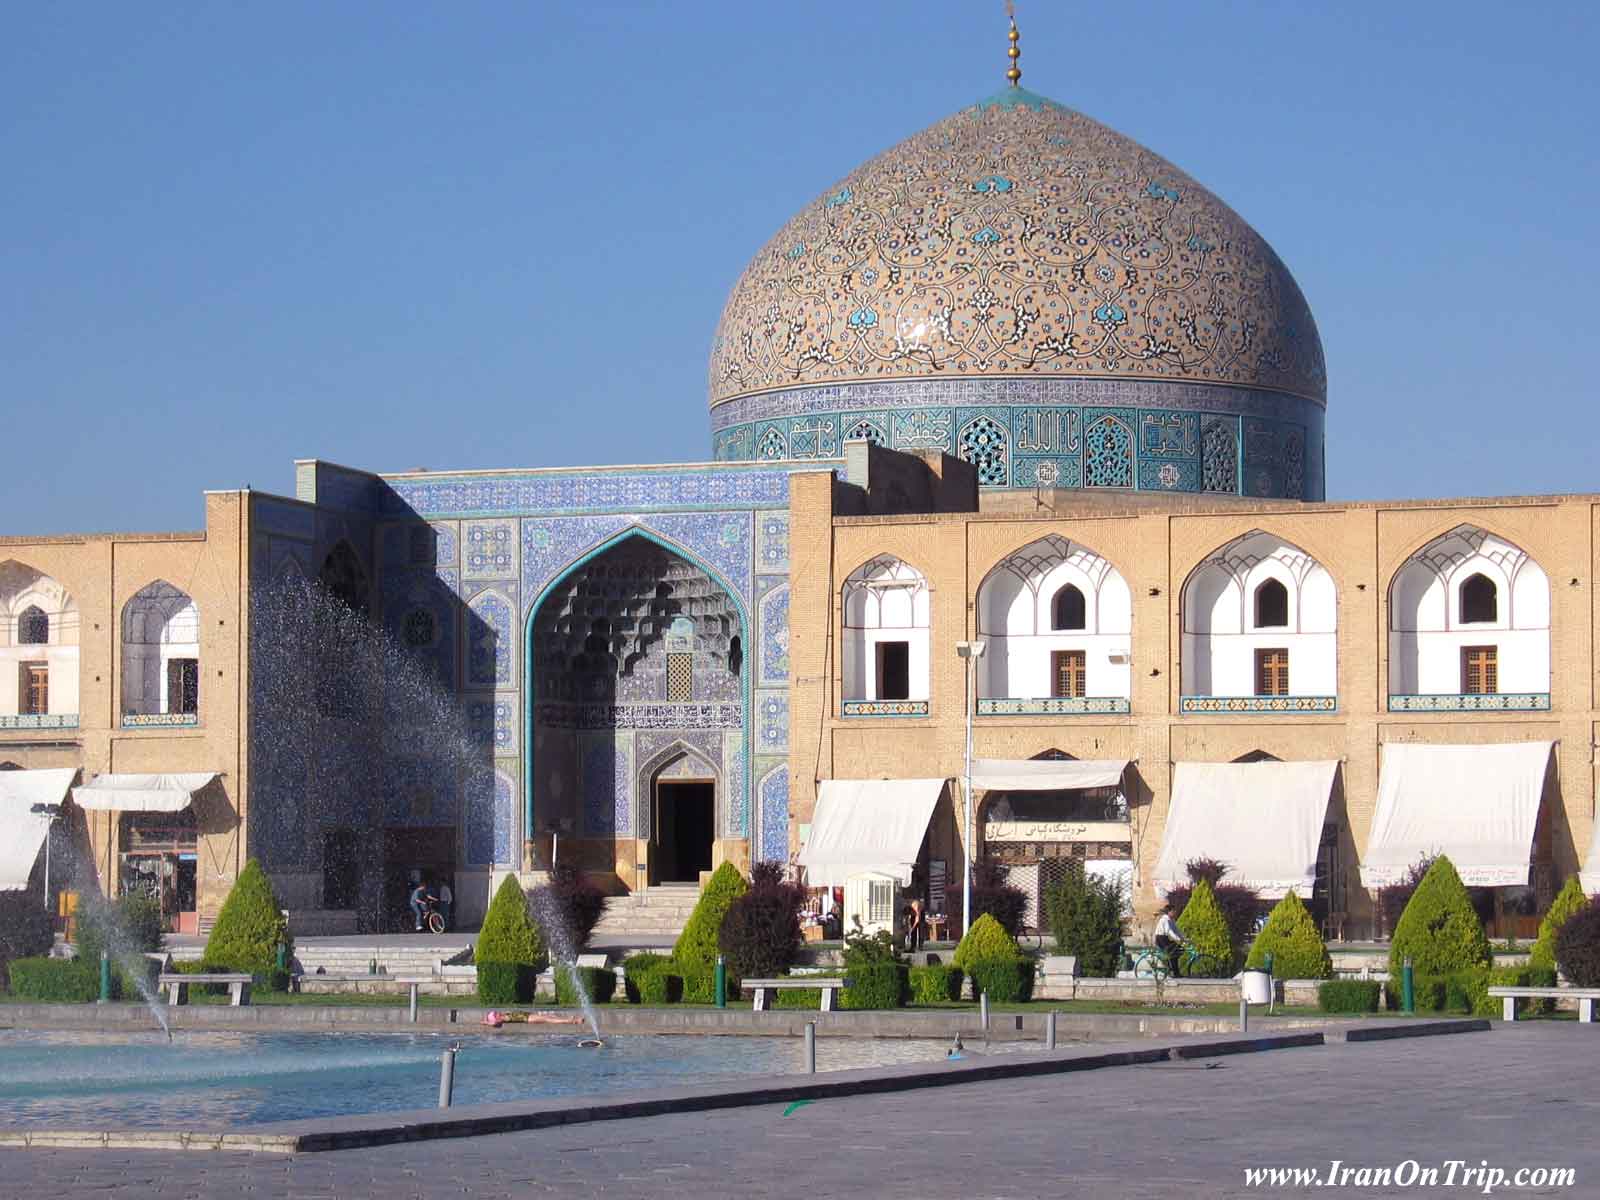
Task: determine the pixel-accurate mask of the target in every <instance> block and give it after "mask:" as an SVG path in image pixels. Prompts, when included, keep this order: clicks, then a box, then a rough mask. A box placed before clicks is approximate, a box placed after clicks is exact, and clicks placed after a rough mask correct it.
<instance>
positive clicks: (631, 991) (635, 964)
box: [622, 950, 672, 1004]
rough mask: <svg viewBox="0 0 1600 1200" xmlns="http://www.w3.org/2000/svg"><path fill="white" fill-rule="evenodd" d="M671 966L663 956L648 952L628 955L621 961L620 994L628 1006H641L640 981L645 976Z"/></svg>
mask: <svg viewBox="0 0 1600 1200" xmlns="http://www.w3.org/2000/svg"><path fill="white" fill-rule="evenodd" d="M671 964H672V959H670V958H668V957H667V956H666V955H665V954H652V953H651V952H650V951H648V950H643V951H640V952H639V953H638V954H630V955H628V957H627V958H625V959H623V960H622V994H623V995H624V996H625V997H626V998H627V1001H628V1003H629V1004H641V1003H645V1001H644V1000H643V999H642V998H641V997H642V993H641V991H640V986H641V981H642V980H643V979H644V977H645V976H646V975H650V974H654V973H656V972H657V971H660V970H662V969H663V968H665V967H669V966H671Z"/></svg>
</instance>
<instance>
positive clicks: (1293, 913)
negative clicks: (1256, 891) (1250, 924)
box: [1244, 891, 1333, 979]
mask: <svg viewBox="0 0 1600 1200" xmlns="http://www.w3.org/2000/svg"><path fill="white" fill-rule="evenodd" d="M1269 954H1270V955H1272V974H1273V977H1274V978H1276V979H1329V978H1331V977H1332V976H1333V959H1331V958H1329V957H1328V947H1327V946H1325V945H1323V943H1322V934H1321V933H1320V932H1318V930H1317V923H1316V922H1315V921H1314V920H1312V919H1311V913H1310V911H1309V910H1308V909H1307V908H1306V906H1305V905H1304V904H1303V903H1302V902H1301V900H1300V897H1299V896H1297V895H1295V894H1294V892H1292V891H1291V892H1288V893H1285V895H1284V897H1283V899H1282V900H1279V901H1278V903H1277V904H1276V905H1274V906H1273V909H1272V914H1271V915H1270V916H1269V917H1268V918H1267V924H1266V928H1264V929H1263V930H1262V931H1261V933H1260V934H1259V935H1258V936H1257V938H1256V940H1255V943H1254V945H1252V946H1251V947H1250V957H1248V958H1247V959H1245V964H1244V965H1245V966H1247V967H1250V968H1254V969H1258V970H1265V969H1266V961H1267V955H1269Z"/></svg>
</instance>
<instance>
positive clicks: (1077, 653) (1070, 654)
mask: <svg viewBox="0 0 1600 1200" xmlns="http://www.w3.org/2000/svg"><path fill="white" fill-rule="evenodd" d="M1085 675H1086V672H1085V670H1084V661H1083V651H1082V650H1057V651H1056V652H1055V653H1053V654H1052V655H1051V656H1050V686H1051V688H1053V689H1054V690H1053V691H1051V693H1050V694H1051V695H1052V696H1082V695H1084V694H1085V692H1084V690H1083V689H1084V679H1085Z"/></svg>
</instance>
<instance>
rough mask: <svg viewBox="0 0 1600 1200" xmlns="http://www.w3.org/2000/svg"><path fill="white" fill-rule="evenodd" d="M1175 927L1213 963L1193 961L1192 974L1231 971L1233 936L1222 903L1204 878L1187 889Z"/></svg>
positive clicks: (1222, 976) (1224, 975)
mask: <svg viewBox="0 0 1600 1200" xmlns="http://www.w3.org/2000/svg"><path fill="white" fill-rule="evenodd" d="M1178 931H1179V932H1180V933H1182V934H1183V938H1184V941H1185V942H1187V943H1188V944H1189V948H1190V949H1192V950H1194V951H1195V952H1196V953H1197V954H1202V955H1204V956H1205V957H1206V958H1208V959H1210V960H1212V963H1213V964H1214V965H1212V966H1205V965H1201V964H1197V965H1196V966H1195V967H1194V968H1193V969H1192V971H1191V973H1192V974H1195V975H1199V976H1202V977H1205V976H1209V977H1214V978H1220V979H1226V978H1227V977H1228V976H1230V975H1232V974H1233V966H1234V962H1235V960H1236V958H1237V955H1236V954H1235V952H1234V946H1233V939H1232V938H1231V937H1230V936H1229V934H1228V920H1227V918H1226V917H1225V916H1223V914H1222V907H1221V906H1220V905H1219V904H1218V903H1217V898H1216V896H1215V895H1214V894H1213V893H1212V891H1211V885H1210V884H1209V883H1207V882H1206V881H1205V880H1204V879H1202V880H1200V881H1199V882H1198V883H1196V884H1195V885H1194V890H1193V891H1191V892H1190V893H1189V903H1188V904H1186V905H1184V908H1183V914H1182V915H1181V916H1179V918H1178Z"/></svg>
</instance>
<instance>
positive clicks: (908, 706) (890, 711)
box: [844, 700, 928, 717]
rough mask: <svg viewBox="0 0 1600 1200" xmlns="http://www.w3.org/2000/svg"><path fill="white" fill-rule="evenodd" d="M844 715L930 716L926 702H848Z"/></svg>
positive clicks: (845, 704) (845, 703) (846, 702)
mask: <svg viewBox="0 0 1600 1200" xmlns="http://www.w3.org/2000/svg"><path fill="white" fill-rule="evenodd" d="M844 715H845V716H847V717H925V716H927V715H928V702H927V701H926V700H846V701H845V702H844Z"/></svg>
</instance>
